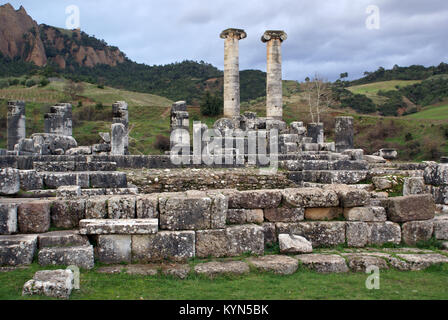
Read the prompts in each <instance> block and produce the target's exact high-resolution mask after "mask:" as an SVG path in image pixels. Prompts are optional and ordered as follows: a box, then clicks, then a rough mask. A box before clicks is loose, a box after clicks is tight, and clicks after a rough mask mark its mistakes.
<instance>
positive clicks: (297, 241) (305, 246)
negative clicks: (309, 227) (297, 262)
mask: <svg viewBox="0 0 448 320" xmlns="http://www.w3.org/2000/svg"><path fill="white" fill-rule="evenodd" d="M278 243H279V245H280V252H281V253H311V252H313V246H312V245H311V242H309V241H308V240H307V239H305V238H304V237H301V236H295V235H290V234H279V235H278Z"/></svg>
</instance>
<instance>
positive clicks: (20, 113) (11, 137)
mask: <svg viewBox="0 0 448 320" xmlns="http://www.w3.org/2000/svg"><path fill="white" fill-rule="evenodd" d="M25 120H26V117H25V102H24V101H9V102H8V122H7V132H8V150H10V151H14V146H15V145H16V144H17V143H19V140H20V139H24V138H25V136H26V121H25Z"/></svg>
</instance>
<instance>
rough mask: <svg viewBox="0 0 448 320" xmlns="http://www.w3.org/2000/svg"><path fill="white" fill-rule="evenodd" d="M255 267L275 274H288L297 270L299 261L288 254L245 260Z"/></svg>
mask: <svg viewBox="0 0 448 320" xmlns="http://www.w3.org/2000/svg"><path fill="white" fill-rule="evenodd" d="M247 261H248V262H249V263H250V264H251V265H252V266H254V267H255V268H256V269H258V270H260V271H264V272H273V273H275V274H281V275H289V274H293V273H294V272H296V271H297V268H298V267H299V262H298V261H297V260H296V259H294V258H291V257H288V256H280V255H270V256H263V257H258V258H249V259H248V260H247Z"/></svg>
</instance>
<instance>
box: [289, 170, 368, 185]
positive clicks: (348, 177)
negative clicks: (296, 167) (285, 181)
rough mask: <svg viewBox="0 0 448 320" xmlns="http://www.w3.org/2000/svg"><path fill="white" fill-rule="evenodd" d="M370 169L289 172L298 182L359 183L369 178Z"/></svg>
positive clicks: (291, 178)
mask: <svg viewBox="0 0 448 320" xmlns="http://www.w3.org/2000/svg"><path fill="white" fill-rule="evenodd" d="M368 173H369V171H368V170H304V171H295V172H290V173H289V174H288V178H289V179H290V180H292V181H294V182H295V183H297V184H299V185H300V184H301V183H302V182H314V183H323V184H357V183H359V182H361V181H364V180H366V179H367V176H368Z"/></svg>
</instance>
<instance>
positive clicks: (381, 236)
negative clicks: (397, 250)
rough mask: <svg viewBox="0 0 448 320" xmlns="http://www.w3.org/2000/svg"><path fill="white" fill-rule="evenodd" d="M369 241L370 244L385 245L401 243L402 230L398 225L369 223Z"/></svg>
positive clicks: (388, 222) (387, 222)
mask: <svg viewBox="0 0 448 320" xmlns="http://www.w3.org/2000/svg"><path fill="white" fill-rule="evenodd" d="M368 225H369V241H368V244H378V245H383V244H384V243H395V244H399V243H400V242H401V228H400V225H399V224H397V223H393V222H390V221H386V222H369V223H368Z"/></svg>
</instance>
